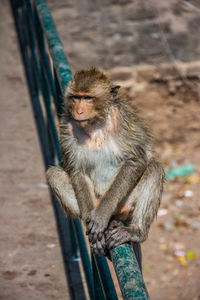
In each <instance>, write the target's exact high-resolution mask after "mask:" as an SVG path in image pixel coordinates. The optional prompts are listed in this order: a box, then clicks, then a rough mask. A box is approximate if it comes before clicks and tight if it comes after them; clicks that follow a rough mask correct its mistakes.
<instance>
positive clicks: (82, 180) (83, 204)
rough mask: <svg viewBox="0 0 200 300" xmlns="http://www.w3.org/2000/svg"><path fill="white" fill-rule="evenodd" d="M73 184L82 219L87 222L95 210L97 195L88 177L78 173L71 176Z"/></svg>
mask: <svg viewBox="0 0 200 300" xmlns="http://www.w3.org/2000/svg"><path fill="white" fill-rule="evenodd" d="M70 178H71V184H72V187H73V189H74V193H75V196H76V199H77V201H78V206H79V209H80V213H81V219H82V220H83V221H85V220H86V219H87V217H88V215H89V213H90V212H91V210H92V209H93V208H94V203H95V195H94V192H93V189H92V186H91V184H90V182H89V178H87V177H86V175H84V174H82V173H81V172H78V173H76V174H73V176H72V175H70Z"/></svg>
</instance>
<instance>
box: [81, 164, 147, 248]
mask: <svg viewBox="0 0 200 300" xmlns="http://www.w3.org/2000/svg"><path fill="white" fill-rule="evenodd" d="M145 169H146V162H145V161H144V160H142V159H141V160H137V162H134V161H126V162H125V163H124V164H123V165H122V167H121V169H120V171H119V173H118V175H117V176H116V178H115V180H114V182H113V184H112V185H111V187H110V189H109V190H108V191H107V193H106V194H105V196H104V197H103V198H102V200H101V201H100V203H99V205H98V206H97V207H96V208H95V209H93V210H92V211H91V213H90V215H89V217H88V218H87V220H86V224H87V233H86V234H89V235H90V240H92V241H93V242H96V240H97V238H98V239H101V238H102V236H103V232H104V230H105V229H106V227H107V225H108V222H109V220H110V218H111V216H112V215H113V213H114V212H115V210H116V208H117V206H118V204H119V203H120V201H121V200H122V199H124V197H126V196H127V194H128V193H129V192H130V191H131V190H132V189H133V188H134V187H135V186H136V185H137V183H138V181H139V179H140V178H141V176H142V174H143V173H144V171H145Z"/></svg>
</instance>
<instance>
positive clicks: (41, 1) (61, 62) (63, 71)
mask: <svg viewBox="0 0 200 300" xmlns="http://www.w3.org/2000/svg"><path fill="white" fill-rule="evenodd" d="M35 5H36V8H37V11H38V16H39V18H40V22H41V24H42V27H43V30H44V32H45V36H46V39H47V43H48V45H49V51H50V53H51V57H52V59H53V63H54V66H55V70H56V73H57V78H58V81H59V83H60V87H61V89H62V92H63V93H64V89H65V87H66V86H67V85H68V83H69V81H70V80H71V77H72V74H71V70H70V67H69V64H68V61H67V58H66V54H65V52H64V49H63V46H62V43H61V41H60V38H59V36H58V32H57V30H56V27H55V25H54V21H53V18H52V16H51V13H50V11H49V9H48V6H47V4H46V1H45V0H35Z"/></svg>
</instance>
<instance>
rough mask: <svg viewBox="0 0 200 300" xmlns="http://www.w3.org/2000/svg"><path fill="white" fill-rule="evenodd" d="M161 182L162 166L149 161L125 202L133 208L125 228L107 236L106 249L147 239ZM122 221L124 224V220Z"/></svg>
mask: <svg viewBox="0 0 200 300" xmlns="http://www.w3.org/2000/svg"><path fill="white" fill-rule="evenodd" d="M163 181H164V172H163V169H162V166H161V165H160V164H159V163H158V162H155V161H151V162H150V163H149V165H148V167H147V169H146V170H145V172H144V174H143V176H142V177H141V179H140V181H139V183H138V184H137V186H136V187H135V189H134V190H133V191H132V192H131V193H130V195H129V196H128V199H127V201H126V206H127V207H129V209H130V211H131V207H133V208H134V209H133V210H132V213H131V215H129V220H128V222H127V226H125V227H121V228H120V227H119V228H116V229H114V230H112V231H111V232H110V233H109V234H108V235H107V237H106V245H107V247H108V248H110V249H111V248H113V247H115V246H117V245H120V243H124V242H126V241H131V242H137V243H141V242H143V241H145V240H146V239H147V236H148V232H149V228H150V225H151V223H152V222H153V220H154V217H155V216H156V214H157V211H158V207H159V205H160V199H161V194H162V189H163ZM119 217H120V215H119ZM122 221H123V219H122ZM124 221H125V223H126V220H124Z"/></svg>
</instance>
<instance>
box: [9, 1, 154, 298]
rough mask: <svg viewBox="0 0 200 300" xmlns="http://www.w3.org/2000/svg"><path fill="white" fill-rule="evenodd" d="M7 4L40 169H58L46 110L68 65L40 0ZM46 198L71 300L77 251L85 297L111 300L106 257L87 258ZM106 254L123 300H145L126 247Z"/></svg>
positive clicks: (74, 231) (80, 294)
mask: <svg viewBox="0 0 200 300" xmlns="http://www.w3.org/2000/svg"><path fill="white" fill-rule="evenodd" d="M10 3H11V8H12V13H13V17H14V20H15V26H16V31H17V35H18V40H19V46H20V52H21V55H22V60H23V64H24V70H25V75H26V79H27V85H28V89H29V94H30V99H31V105H32V110H33V114H34V117H35V123H36V127H37V132H38V136H39V141H40V146H41V151H42V155H43V159H44V165H45V169H47V168H48V166H49V165H56V164H60V165H62V153H61V148H60V144H59V138H58V133H57V129H56V125H55V114H54V112H53V109H52V106H55V110H56V113H57V116H58V118H59V117H60V116H61V113H62V109H63V97H62V96H63V92H64V90H65V88H66V86H67V84H68V83H69V81H70V80H71V71H70V67H69V64H68V61H67V59H66V56H65V53H64V50H63V47H62V44H61V41H60V39H59V36H58V33H57V31H56V27H55V25H54V22H53V19H52V17H51V14H50V11H49V9H48V7H47V5H46V2H45V0H35V1H31V0H10ZM52 100H53V102H52ZM51 198H52V205H53V207H54V212H55V218H56V222H57V228H58V233H59V239H60V244H61V249H62V255H63V261H64V265H65V273H66V277H67V282H68V286H69V292H70V297H71V299H86V294H85V290H84V286H83V280H82V277H81V272H80V266H79V256H78V251H79V253H80V257H81V260H82V265H83V269H84V274H85V279H86V282H87V288H88V293H89V296H90V299H92V300H93V299H95V300H98V299H101V300H103V299H107V300H115V299H117V295H116V291H115V288H114V284H113V281H112V277H111V275H110V271H109V268H108V264H107V261H106V259H105V258H104V256H103V255H101V256H100V257H98V256H95V255H93V254H92V256H91V259H90V256H89V253H88V249H87V245H86V242H85V237H84V234H83V230H82V226H81V223H80V221H79V220H78V219H76V220H71V219H69V218H66V216H65V215H64V213H63V211H62V209H61V208H60V206H59V204H58V202H57V201H56V200H55V199H54V197H53V195H51ZM110 255H111V257H112V261H113V264H114V267H115V270H116V274H117V276H118V280H119V284H120V288H121V291H122V294H123V298H124V299H149V296H148V293H147V291H146V288H145V285H144V281H143V278H142V275H141V272H140V270H139V267H138V264H137V261H136V258H135V255H134V252H133V250H132V247H131V246H130V245H129V244H124V245H121V246H118V247H116V248H115V249H113V250H112V251H111V253H110Z"/></svg>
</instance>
